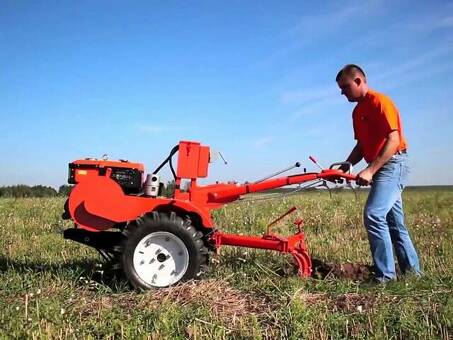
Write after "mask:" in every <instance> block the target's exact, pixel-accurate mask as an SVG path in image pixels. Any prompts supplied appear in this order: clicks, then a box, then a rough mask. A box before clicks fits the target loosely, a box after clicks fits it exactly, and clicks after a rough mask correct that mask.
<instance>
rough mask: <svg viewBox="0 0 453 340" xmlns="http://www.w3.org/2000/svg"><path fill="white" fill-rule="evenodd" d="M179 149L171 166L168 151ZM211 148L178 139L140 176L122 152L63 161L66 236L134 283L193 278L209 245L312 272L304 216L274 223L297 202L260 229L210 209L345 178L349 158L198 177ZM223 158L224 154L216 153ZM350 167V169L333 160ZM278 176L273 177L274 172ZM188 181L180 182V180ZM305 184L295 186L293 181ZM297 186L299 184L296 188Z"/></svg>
mask: <svg viewBox="0 0 453 340" xmlns="http://www.w3.org/2000/svg"><path fill="white" fill-rule="evenodd" d="M176 154H177V155H178V159H177V164H176V169H175V167H174V166H173V158H174V157H175V155H176ZM213 158H214V152H213V151H212V150H211V149H210V147H209V146H205V145H201V144H200V143H198V142H191V141H181V142H179V143H178V145H176V146H175V147H174V148H173V149H172V150H171V152H170V154H169V155H168V157H167V158H166V159H165V160H164V161H163V162H162V163H161V164H160V165H159V166H158V167H157V168H156V169H155V170H154V171H153V172H152V173H150V174H148V175H146V176H145V169H144V166H143V164H141V163H132V162H129V161H125V160H118V161H113V160H108V159H81V160H76V161H73V162H71V163H70V164H69V178H68V182H69V183H70V184H74V187H73V189H72V191H71V193H70V196H69V198H68V200H67V201H66V204H65V211H64V213H63V217H64V218H65V219H70V220H72V221H73V222H74V227H73V228H69V229H66V230H65V231H64V237H65V238H66V239H70V240H73V241H76V242H79V243H82V244H84V245H87V246H90V247H93V248H95V249H96V250H97V251H98V252H99V253H100V254H101V256H102V257H103V258H105V259H106V260H108V261H110V262H112V263H115V265H116V266H117V267H118V268H120V269H121V270H122V271H123V273H124V274H125V276H126V278H127V279H128V281H129V282H130V283H131V285H132V286H133V287H135V288H137V289H151V288H159V287H168V286H171V285H175V284H177V283H178V282H181V281H186V280H190V279H198V278H200V277H201V275H202V274H203V272H204V271H205V270H206V266H207V265H208V258H209V255H210V253H212V252H218V251H219V250H220V248H221V247H223V246H237V247H248V248H257V249H266V250H274V251H278V252H281V253H286V254H289V255H291V256H292V258H293V260H294V263H295V264H296V265H297V268H298V274H299V275H300V276H301V277H308V276H310V275H311V271H312V262H311V258H310V255H309V252H308V249H307V246H306V244H305V239H304V230H303V221H302V220H301V219H296V220H295V221H294V226H295V228H296V233H295V234H294V235H290V236H282V235H278V234H276V233H274V232H272V227H273V226H274V225H275V224H276V223H278V222H279V221H280V220H282V219H283V218H286V217H287V216H288V215H289V214H291V213H293V212H294V211H295V210H296V208H295V207H293V208H291V209H289V210H288V211H287V212H286V213H285V214H283V215H282V216H280V217H279V218H277V219H276V220H275V221H273V222H272V223H271V224H269V226H268V227H267V230H266V231H265V233H264V234H263V235H238V234H232V233H226V232H223V231H222V230H220V229H219V228H217V227H216V225H215V223H214V219H213V216H212V212H213V211H214V210H215V209H220V208H222V207H223V206H224V205H226V204H228V203H233V202H237V201H240V200H241V198H242V197H243V196H244V195H247V194H253V193H260V192H264V191H268V190H272V189H279V188H282V187H286V186H294V185H299V186H300V185H302V184H304V185H306V186H305V188H307V187H313V186H314V185H318V184H322V185H325V183H326V182H332V183H337V182H339V181H344V182H345V183H351V182H352V181H354V180H355V175H353V174H352V173H351V168H352V166H351V164H349V163H344V162H340V163H334V164H332V165H331V166H330V167H329V168H323V167H322V166H320V165H319V164H318V163H317V162H316V160H315V159H314V158H313V157H310V159H311V160H312V161H313V162H314V163H315V164H316V165H317V166H318V167H319V168H320V170H319V171H318V172H306V170H304V171H303V172H302V173H298V174H294V175H289V176H279V175H281V174H282V173H283V172H285V171H288V170H290V169H293V168H296V167H297V168H299V167H300V163H296V164H295V165H294V166H292V167H290V168H287V169H284V170H282V171H279V172H277V173H275V174H273V175H271V176H268V177H266V178H263V179H260V180H259V181H255V182H251V183H248V182H246V183H236V182H228V183H219V182H216V183H213V184H208V185H200V184H198V183H197V180H198V179H200V178H205V177H207V176H208V168H209V164H210V162H212V161H213ZM222 158H223V157H222ZM167 164H168V165H169V167H170V170H171V173H172V175H173V176H174V181H175V182H174V183H175V189H174V192H173V194H172V196H171V197H163V196H161V194H162V190H163V183H162V182H161V181H160V175H159V171H160V170H161V169H162V168H163V167H164V166H165V165H167ZM345 165H346V166H347V167H349V171H348V172H343V171H342V170H339V169H338V167H339V166H340V167H343V166H345ZM277 176H279V177H277ZM185 183H188V185H186V186H184V185H183V184H185ZM301 188H302V189H303V188H304V187H299V189H301ZM299 189H297V190H299Z"/></svg>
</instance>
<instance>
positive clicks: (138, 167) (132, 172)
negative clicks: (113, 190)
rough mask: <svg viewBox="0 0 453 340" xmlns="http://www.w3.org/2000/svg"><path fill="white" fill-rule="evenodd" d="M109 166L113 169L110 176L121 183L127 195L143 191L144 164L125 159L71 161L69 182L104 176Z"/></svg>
mask: <svg viewBox="0 0 453 340" xmlns="http://www.w3.org/2000/svg"><path fill="white" fill-rule="evenodd" d="M107 168H110V169H111V175H110V178H111V179H113V180H114V181H115V182H117V183H118V184H119V185H120V187H121V188H122V189H123V191H124V193H125V194H126V195H137V194H139V193H140V192H141V191H142V183H143V172H144V166H143V164H141V163H131V162H129V161H125V160H119V161H114V160H100V159H94V158H86V159H83V160H76V161H74V162H72V163H69V175H68V183H69V184H77V183H80V182H82V181H83V180H85V179H87V178H90V177H93V176H104V175H105V174H106V169H107Z"/></svg>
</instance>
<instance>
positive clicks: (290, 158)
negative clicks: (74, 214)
mask: <svg viewBox="0 0 453 340" xmlns="http://www.w3.org/2000/svg"><path fill="white" fill-rule="evenodd" d="M347 63H356V64H359V65H361V66H362V67H363V68H364V69H365V71H366V73H367V75H368V81H369V84H370V86H371V87H372V88H374V89H375V90H378V91H381V92H384V93H386V94H388V95H390V96H391V97H392V98H393V99H394V101H395V102H396V104H397V106H398V107H399V109H400V111H401V115H402V118H403V123H404V128H405V134H406V136H407V139H408V142H409V153H410V157H411V164H412V176H411V180H410V184H413V185H424V184H453V172H452V171H451V169H452V168H453V150H452V145H453V143H452V142H453V129H452V127H453V124H452V120H453V82H452V79H453V3H452V2H451V1H450V2H447V1H429V2H428V1H379V0H376V1H368V2H366V1H341V2H340V1H325V2H314V1H313V2H308V1H304V2H302V1H284V2H282V1H214V0H210V1H92V0H90V1H12V0H11V1H9V0H6V1H5V0H3V1H1V2H0V118H1V120H0V121H1V124H0V157H1V162H0V185H10V184H19V183H24V184H46V185H52V186H54V187H58V186H59V185H61V184H63V183H65V182H66V176H67V163H68V162H70V161H71V160H74V159H78V158H84V157H89V156H90V157H100V156H101V155H102V154H104V153H107V154H108V155H109V156H110V157H111V158H114V159H118V158H126V159H129V160H132V161H141V162H143V163H144V164H145V166H146V167H147V168H148V169H149V170H150V171H152V170H153V169H154V168H155V167H156V165H158V164H159V163H160V161H161V160H162V159H163V158H164V157H165V156H166V155H167V153H168V152H169V150H170V149H171V147H172V146H173V145H175V144H176V143H177V142H178V141H179V140H196V141H200V142H202V143H204V144H207V145H210V146H212V147H213V148H215V149H217V150H220V151H221V152H222V153H223V155H224V156H225V158H226V159H227V161H228V165H224V164H222V163H221V162H217V163H214V164H212V165H211V168H210V177H209V179H208V181H214V180H240V181H243V180H253V179H257V178H260V177H263V176H265V175H267V174H268V173H272V172H274V171H276V170H279V169H281V168H284V167H286V166H288V165H290V164H292V163H294V162H295V161H301V162H302V163H303V164H304V166H307V168H309V169H311V168H313V166H312V165H311V164H310V162H309V161H308V159H307V157H308V156H309V155H315V156H316V157H317V158H318V159H319V160H320V162H321V163H323V164H326V165H327V164H329V163H332V162H334V161H339V160H343V159H344V158H345V157H346V156H347V155H348V154H349V152H350V150H351V148H352V147H353V146H354V140H353V135H352V122H351V111H352V109H353V107H354V105H353V104H351V103H348V102H347V101H346V100H345V99H344V98H343V97H342V96H340V94H339V90H338V89H337V88H336V84H335V81H334V80H335V75H336V73H337V71H338V70H339V68H340V67H341V66H343V65H344V64H347ZM363 165H364V164H363V163H362V164H361V165H360V166H359V168H360V167H363ZM165 174H166V175H167V178H169V177H168V172H166V173H164V175H165ZM205 182H206V181H205Z"/></svg>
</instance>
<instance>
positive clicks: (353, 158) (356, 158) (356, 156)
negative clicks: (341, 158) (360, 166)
mask: <svg viewBox="0 0 453 340" xmlns="http://www.w3.org/2000/svg"><path fill="white" fill-rule="evenodd" d="M362 158H363V155H362V149H361V148H360V144H359V142H357V144H356V145H355V146H354V149H352V151H351V153H350V154H349V156H348V158H347V159H346V162H350V163H351V164H352V165H356V164H357V163H358V162H360V161H361V160H362ZM339 170H342V171H348V170H349V169H348V166H347V165H342V166H341V167H340V168H339Z"/></svg>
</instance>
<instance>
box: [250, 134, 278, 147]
mask: <svg viewBox="0 0 453 340" xmlns="http://www.w3.org/2000/svg"><path fill="white" fill-rule="evenodd" d="M273 140H274V138H273V137H270V136H265V137H260V138H257V139H255V140H254V141H253V142H252V147H253V148H254V149H262V148H264V147H265V146H268V145H269V144H271V143H272V141H273Z"/></svg>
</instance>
